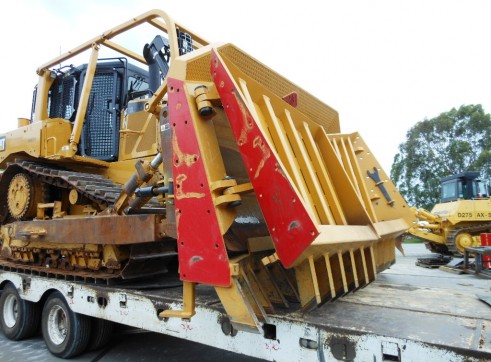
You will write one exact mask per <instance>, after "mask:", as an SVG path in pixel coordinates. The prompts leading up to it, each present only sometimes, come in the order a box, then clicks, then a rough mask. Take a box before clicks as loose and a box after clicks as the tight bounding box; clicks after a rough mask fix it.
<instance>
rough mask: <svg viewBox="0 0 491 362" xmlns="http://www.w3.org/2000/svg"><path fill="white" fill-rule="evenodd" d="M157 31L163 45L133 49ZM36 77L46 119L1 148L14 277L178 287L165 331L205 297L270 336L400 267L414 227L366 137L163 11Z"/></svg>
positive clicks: (35, 120) (7, 245) (37, 111)
mask: <svg viewBox="0 0 491 362" xmlns="http://www.w3.org/2000/svg"><path fill="white" fill-rule="evenodd" d="M142 25H145V26H147V27H148V26H149V27H150V28H151V29H153V30H154V31H155V34H154V36H152V38H151V39H142V40H141V44H139V45H138V46H139V47H140V48H139V49H137V50H135V49H134V47H129V46H126V45H125V44H124V42H122V41H121V40H124V39H122V38H121V37H120V36H121V35H122V34H127V33H131V32H132V31H133V30H134V29H136V28H139V27H140V26H142ZM134 38H137V37H133V38H132V39H134ZM102 47H106V48H109V49H111V50H112V51H113V52H115V53H117V54H118V55H117V56H113V57H111V58H107V59H101V58H100V57H99V51H100V49H101V48H102ZM142 49H143V51H142ZM84 54H85V55H87V59H88V60H87V62H86V63H85V64H82V65H79V66H73V65H70V66H68V65H63V64H69V63H68V62H70V61H72V59H73V57H75V56H81V55H84ZM77 59H79V58H77ZM60 64H61V65H60ZM37 74H38V75H39V82H38V84H37V87H36V90H35V94H34V100H33V109H32V114H31V117H30V118H22V119H19V127H18V128H17V129H15V130H12V131H10V132H7V133H5V134H2V135H0V168H1V169H3V173H2V176H1V180H0V198H1V200H0V221H1V223H2V224H1V242H2V245H1V260H0V262H1V263H3V265H10V266H14V267H18V266H19V265H22V268H23V270H33V271H35V272H36V273H44V274H43V275H48V276H54V277H60V278H72V279H70V280H77V281H78V280H80V281H83V282H91V281H99V282H100V281H104V282H108V283H117V282H118V281H119V280H124V279H133V280H134V281H135V282H137V281H138V280H139V279H141V278H150V277H155V276H161V275H172V274H173V273H174V274H176V275H177V274H178V276H179V278H180V280H181V281H182V283H183V295H184V297H183V299H184V303H183V308H182V310H171V309H168V310H165V311H163V312H162V313H161V317H164V318H166V317H181V318H190V317H191V316H192V315H193V314H194V313H195V308H194V302H195V297H196V293H197V291H196V285H198V284H206V285H211V286H214V287H215V290H216V292H217V295H218V297H219V298H220V301H221V303H222V304H223V306H224V308H225V310H226V312H227V313H228V315H229V317H230V319H231V321H232V323H233V325H234V326H235V327H236V328H239V329H245V330H256V331H257V330H260V329H261V324H262V323H264V322H265V321H267V319H268V315H269V314H270V313H273V312H274V310H275V308H302V309H306V308H311V307H312V306H315V305H317V304H321V303H323V302H325V301H328V300H334V299H336V298H338V297H340V296H343V295H344V294H346V293H348V292H351V291H354V290H356V289H358V288H360V287H363V286H365V285H367V284H369V283H370V282H371V281H373V280H374V278H375V275H376V273H378V272H380V271H382V270H384V269H386V268H387V267H389V266H390V265H392V264H393V263H394V261H395V250H394V246H395V242H396V239H397V238H399V237H400V236H401V235H402V234H403V233H404V232H405V231H407V229H408V228H409V226H410V225H411V223H412V219H413V217H414V216H413V214H412V212H411V210H410V208H409V207H408V206H407V204H406V202H405V201H404V199H403V198H402V197H401V195H400V194H399V192H398V191H397V190H396V188H395V187H394V185H393V184H392V182H391V181H390V180H388V177H387V175H386V173H385V172H384V171H383V170H382V169H381V167H380V165H379V163H378V162H377V160H376V159H375V157H374V155H373V154H372V153H371V152H370V149H369V148H368V146H367V145H366V144H365V142H364V141H363V139H362V138H361V136H360V135H359V134H358V133H352V134H342V133H340V126H339V119H338V113H337V112H336V111H335V110H334V109H332V108H331V107H329V106H327V105H326V104H324V103H322V102H321V101H320V100H319V99H317V98H315V97H314V96H312V95H310V94H309V93H308V92H306V91H305V90H303V89H302V88H300V87H299V86H297V85H295V84H293V83H292V82H290V81H289V80H287V79H285V78H283V77H282V76H280V75H279V74H277V73H276V72H275V71H273V70H272V69H270V68H268V67H267V66H265V65H263V64H261V63H260V62H259V61H257V60H256V59H254V58H252V57H251V56H249V55H248V54H246V53H245V52H244V51H242V50H241V49H239V48H237V47H236V46H234V45H233V44H210V43H208V42H207V41H206V40H204V39H203V38H202V37H201V36H199V35H197V34H195V33H193V32H192V31H190V30H189V29H187V28H186V27H184V26H182V25H180V24H177V23H175V22H174V21H173V20H172V19H171V18H170V17H169V16H168V15H167V14H166V13H165V12H163V11H160V10H153V11H149V12H147V13H145V14H142V15H140V16H137V17H134V18H132V19H131V20H129V21H127V22H125V23H122V24H121V25H119V26H116V27H114V28H111V29H109V30H107V31H105V32H104V33H102V35H100V36H97V37H95V38H93V39H90V40H89V41H87V42H85V43H83V44H81V45H80V46H78V47H76V48H74V49H72V50H70V51H69V52H67V53H65V54H62V55H60V56H58V57H56V58H54V59H52V60H50V61H48V62H46V63H45V64H42V65H41V66H40V67H39V68H38V69H37Z"/></svg>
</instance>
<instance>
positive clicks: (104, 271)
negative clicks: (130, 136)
mask: <svg viewBox="0 0 491 362" xmlns="http://www.w3.org/2000/svg"><path fill="white" fill-rule="evenodd" d="M9 167H15V168H16V169H17V171H15V172H14V173H12V176H14V175H15V174H16V173H18V172H23V173H26V174H28V175H29V176H31V177H33V178H36V179H37V180H39V181H40V182H41V184H42V187H43V188H44V187H45V185H47V186H51V187H55V188H58V189H63V190H65V192H68V191H70V190H76V191H77V193H78V194H79V197H82V198H84V199H85V200H86V201H87V202H89V203H90V202H93V203H95V204H97V206H98V208H99V209H100V211H102V210H104V209H105V208H107V207H110V206H111V205H113V204H114V203H115V201H116V200H117V199H118V197H119V195H120V193H121V191H122V186H121V185H120V184H117V183H115V182H113V181H112V180H110V179H108V178H105V177H104V176H101V175H97V174H89V173H84V172H76V171H68V170H65V169H61V168H59V167H56V166H55V167H53V166H51V165H47V164H41V163H36V162H31V161H25V160H16V161H15V162H14V163H10V164H9ZM7 182H9V181H7ZM43 192H44V193H46V191H43ZM147 206H148V207H149V208H152V209H153V210H154V211H155V213H156V214H161V212H160V209H161V207H159V204H158V201H157V200H156V199H151V200H150V202H149V204H148V205H147ZM157 208H158V209H157ZM150 213H152V212H150ZM147 214H148V213H147ZM71 216H73V218H70V219H68V220H66V221H67V222H68V223H69V224H70V225H71V226H69V228H70V229H71V230H72V232H73V233H74V234H79V235H80V233H83V231H81V230H80V229H81V228H83V226H80V225H86V224H85V223H84V221H86V220H88V218H87V217H89V215H85V216H83V215H79V217H77V215H71ZM135 217H136V216H135ZM135 217H132V216H126V217H125V216H116V215H113V216H112V217H109V219H112V221H109V222H107V221H108V220H109V219H108V217H96V218H97V220H99V222H98V223H95V224H94V223H92V224H90V225H92V227H96V228H97V227H99V228H101V229H100V230H101V234H100V241H99V240H95V241H94V240H92V239H90V237H87V236H84V235H80V236H79V237H78V239H79V240H78V243H77V244H73V243H72V244H70V245H71V246H69V247H67V248H61V249H60V250H62V252H61V254H58V256H54V255H50V253H51V252H50V251H49V250H50V249H53V246H54V245H59V246H60V247H61V246H62V245H63V244H59V243H60V242H62V240H59V239H60V238H63V236H60V235H61V234H63V233H61V234H60V231H57V228H56V226H54V224H53V223H57V222H59V221H61V219H60V218H56V219H53V220H42V219H41V220H37V219H34V220H26V221H20V220H18V221H15V220H14V221H13V222H12V223H11V224H8V225H10V226H8V225H6V226H7V227H9V228H10V230H11V233H12V235H11V236H6V235H4V241H3V243H4V244H5V245H3V247H4V248H5V247H7V244H8V247H7V248H8V250H9V252H7V253H5V252H4V251H2V254H3V255H2V258H1V259H3V260H0V262H1V265H4V266H8V265H10V264H12V261H13V260H20V261H23V266H22V267H23V268H24V269H26V270H31V271H32V272H42V271H43V270H45V271H46V272H47V273H48V272H49V273H50V274H53V275H64V276H70V277H74V278H78V277H81V276H82V277H86V276H87V275H89V274H92V275H93V276H94V278H97V279H100V280H106V281H108V282H109V280H117V279H121V278H123V279H129V278H133V277H135V276H136V277H148V276H152V275H155V274H161V273H166V272H167V264H168V263H172V261H173V260H174V259H176V256H177V253H176V252H175V250H174V248H173V247H172V245H173V243H172V242H169V241H168V240H167V239H166V238H158V237H156V236H154V235H153V234H152V232H153V233H157V234H158V232H159V231H158V227H157V226H155V227H154V229H155V230H157V231H155V230H152V231H150V232H148V230H150V229H152V228H150V229H148V228H147V232H146V233H145V232H142V231H141V230H140V231H139V232H138V235H135V234H131V233H126V235H125V238H122V240H123V241H122V242H121V243H122V244H124V245H117V244H118V242H117V241H114V240H112V239H111V235H109V234H108V232H109V233H110V231H107V230H106V229H107V228H109V229H111V228H113V229H114V228H116V229H119V228H122V227H123V225H122V224H121V223H124V224H125V225H126V224H128V225H129V226H128V227H129V228H130V229H131V228H132V226H133V228H134V227H135V225H138V227H139V228H140V229H141V225H140V224H141V221H138V220H136V219H135ZM144 218H146V219H145V220H147V219H148V221H147V222H151V221H150V219H152V215H146V216H144ZM153 218H154V219H155V221H153V222H152V224H155V225H158V223H159V222H158V220H160V219H161V217H157V216H156V215H155V216H153ZM152 220H153V219H152ZM10 221H12V220H11V219H10V220H9V221H8V222H10ZM94 225H96V226H94ZM107 225H110V226H107ZM30 229H34V230H39V229H42V231H41V232H39V231H37V233H39V235H37V234H33V235H27V234H29V232H26V230H30ZM98 230H99V229H98ZM17 234H18V235H17ZM116 234H117V233H116ZM19 235H20V237H21V241H22V243H21V244H22V245H24V244H23V243H25V242H28V244H27V245H29V246H30V247H25V246H22V245H21V246H18V245H16V244H15V241H14V243H13V244H12V243H11V241H12V240H11V239H17V238H18V237H19ZM104 235H105V236H104ZM143 235H145V236H143ZM138 236H140V238H138ZM132 237H134V238H135V240H133V239H132ZM105 238H106V239H108V240H105ZM145 238H147V239H148V241H153V240H155V241H154V242H153V243H150V242H145V240H146V239H145ZM7 239H8V241H7ZM86 239H87V240H86ZM89 239H90V240H89ZM169 240H170V239H169ZM133 242H135V245H132V243H133ZM99 244H100V249H98V251H96V250H94V249H93V247H94V246H95V245H99ZM108 244H110V245H111V247H112V248H113V250H114V252H115V253H116V254H121V255H126V257H122V259H121V261H117V262H114V263H113V264H112V265H111V264H106V265H105V266H104V264H100V263H99V264H98V262H97V261H96V260H100V261H102V260H103V258H104V257H103V250H105V248H106V246H104V245H108ZM44 245H46V246H44ZM91 245H92V248H91V247H90V246H91ZM87 246H89V249H86V247H87ZM43 250H44V251H43ZM29 254H30V255H31V256H29ZM80 258H85V262H82V263H81V264H78V263H77V265H76V266H74V265H73V263H70V260H74V259H78V260H80ZM10 260H12V261H10ZM94 263H95V264H94ZM85 264H86V265H85ZM143 264H145V265H143ZM94 265H98V266H94ZM143 270H145V271H143Z"/></svg>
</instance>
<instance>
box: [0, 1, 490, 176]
mask: <svg viewBox="0 0 491 362" xmlns="http://www.w3.org/2000/svg"><path fill="white" fill-rule="evenodd" d="M153 8H159V9H162V10H164V11H166V12H167V13H168V14H169V15H170V16H171V17H173V18H174V19H175V20H176V21H177V22H179V23H181V24H182V25H184V26H186V27H188V28H190V29H192V30H193V31H194V32H196V33H198V34H200V35H201V36H202V37H203V38H205V39H207V40H208V41H210V42H231V43H234V44H236V45H237V46H239V47H240V48H242V49H243V50H244V51H246V52H247V53H249V54H251V55H252V56H254V57H255V58H257V59H258V60H260V61H262V62H263V63H265V64H266V65H268V66H269V67H271V68H273V69H275V70H276V71H278V72H279V73H280V74H282V75H283V76H285V77H287V78H289V79H290V80H291V81H293V82H294V83H297V84H298V85H300V86H301V87H302V88H304V89H305V90H307V91H309V92H310V93H312V94H313V95H315V96H316V97H317V98H319V99H320V100H322V101H323V102H325V103H327V104H328V105H330V106H331V107H333V108H335V109H336V110H337V111H338V112H339V114H340V121H341V130H342V132H344V133H349V132H354V131H359V132H360V133H361V135H362V136H363V138H364V139H365V141H366V142H367V144H368V145H369V147H370V148H371V150H372V152H373V153H374V154H375V156H376V157H377V158H378V159H379V161H380V162H381V164H382V167H383V168H384V169H385V170H386V171H387V172H389V171H390V167H391V165H392V162H393V158H394V155H395V154H396V153H397V147H398V145H399V144H400V143H402V142H404V140H405V135H406V132H407V131H408V130H409V128H411V127H412V126H413V125H414V124H415V123H417V122H418V121H421V120H423V119H425V118H432V117H435V116H437V115H438V114H440V113H442V112H445V111H448V110H450V109H451V108H453V107H459V106H460V105H462V104H478V103H480V104H482V105H483V107H484V109H485V110H486V111H487V112H491V94H490V90H489V89H490V86H491V21H490V19H491V1H487V0H482V1H477V0H467V1H452V0H441V1H440V0H432V1H419V0H411V1H397V0H384V1H382V0H381V1H369V0H365V1H362V0H360V1H355V0H352V1H349V0H344V1H322V0H302V1H290V0H282V1H266V0H261V1H258V0H247V1H225V0H223V1H218V0H216V1H214V0H209V1H202V0H198V1H195V0H187V1H185V0H179V1H177V0H172V1H170V0H169V1H164V0H160V1H152V0H146V1H137V0H97V1H93V0H72V1H66V0H65V1H63V0H17V1H14V2H9V5H8V11H5V12H4V16H3V17H2V22H0V31H1V34H2V67H3V71H2V86H1V87H0V95H1V97H0V102H1V108H0V109H1V112H2V113H1V115H2V116H1V122H0V133H1V132H6V131H8V130H10V129H12V128H15V127H16V124H17V117H29V114H30V107H31V97H32V90H33V87H34V85H35V83H36V82H37V76H36V73H35V71H36V68H37V67H38V66H40V65H41V64H43V63H45V62H46V61H48V60H50V59H52V58H54V57H55V56H57V55H58V54H59V53H60V51H61V52H65V51H68V50H69V49H71V48H74V47H75V46H77V45H79V44H80V43H82V42H84V41H86V40H89V39H90V38H92V37H95V36H96V35H99V34H100V33H102V32H103V31H104V30H107V29H108V28H111V27H113V26H115V25H117V24H119V23H121V22H123V21H126V20H129V19H130V18H131V17H133V16H137V15H140V13H143V12H145V11H147V10H150V9H153ZM149 40H151V39H149Z"/></svg>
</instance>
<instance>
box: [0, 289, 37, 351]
mask: <svg viewBox="0 0 491 362" xmlns="http://www.w3.org/2000/svg"><path fill="white" fill-rule="evenodd" d="M40 316H41V313H40V306H39V304H37V303H33V302H29V301H27V300H24V299H22V298H21V297H20V296H19V293H18V292H17V289H16V288H15V286H14V285H13V284H12V283H8V284H7V285H6V286H5V287H4V288H3V291H2V296H1V297H0V324H1V327H2V331H3V333H4V334H5V337H7V338H8V339H11V340H13V341H18V340H21V339H26V338H29V337H32V336H33V335H34V334H36V332H37V331H38V328H39V322H40V319H41V318H40Z"/></svg>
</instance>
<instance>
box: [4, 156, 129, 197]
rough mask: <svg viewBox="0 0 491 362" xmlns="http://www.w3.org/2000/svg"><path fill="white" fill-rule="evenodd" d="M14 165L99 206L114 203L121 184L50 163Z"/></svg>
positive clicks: (27, 162)
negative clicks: (75, 192)
mask: <svg viewBox="0 0 491 362" xmlns="http://www.w3.org/2000/svg"><path fill="white" fill-rule="evenodd" d="M12 165H16V166H18V167H20V168H22V169H23V170H25V171H27V172H28V173H29V174H30V175H32V176H35V177H37V178H39V179H40V180H41V181H42V182H44V183H46V184H49V185H52V186H56V187H59V188H65V189H75V190H76V191H77V192H78V193H79V194H80V195H82V196H83V197H85V198H87V199H88V200H90V201H93V202H95V203H97V204H98V205H99V206H100V207H105V206H109V205H111V204H114V202H115V201H116V200H117V198H118V196H119V194H120V193H121V190H122V187H121V185H119V184H117V183H115V182H113V181H112V180H110V179H108V178H105V177H104V176H101V175H96V174H89V173H85V172H76V171H68V170H63V169H60V168H57V167H53V166H51V165H46V164H39V163H35V162H31V161H19V162H17V161H16V162H15V163H14V164H10V165H9V166H12Z"/></svg>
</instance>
